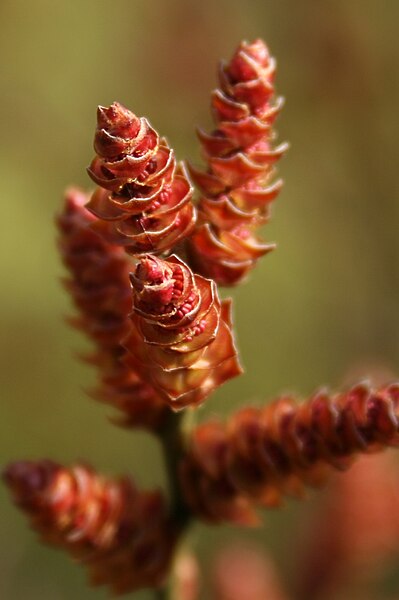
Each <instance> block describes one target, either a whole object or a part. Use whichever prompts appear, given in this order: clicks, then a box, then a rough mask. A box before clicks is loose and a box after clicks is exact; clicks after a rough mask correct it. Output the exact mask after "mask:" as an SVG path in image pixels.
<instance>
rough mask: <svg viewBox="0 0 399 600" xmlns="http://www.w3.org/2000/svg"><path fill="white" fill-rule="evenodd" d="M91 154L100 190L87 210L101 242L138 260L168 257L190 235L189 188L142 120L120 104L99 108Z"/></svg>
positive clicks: (192, 213)
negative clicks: (144, 256) (148, 256)
mask: <svg viewBox="0 0 399 600" xmlns="http://www.w3.org/2000/svg"><path fill="white" fill-rule="evenodd" d="M94 149H95V151H96V154H97V155H96V157H95V158H94V160H93V161H92V163H91V165H90V167H89V169H88V173H89V175H90V177H91V178H92V179H93V181H94V182H95V183H97V184H98V186H99V187H98V188H97V189H96V190H95V192H94V194H93V195H92V197H91V199H90V202H89V203H88V205H87V208H88V209H89V210H90V211H91V212H92V213H93V214H95V215H96V216H97V217H98V218H99V220H98V221H97V222H96V223H95V225H94V227H95V229H96V230H97V231H99V232H100V233H101V235H102V236H104V237H105V239H107V240H108V241H110V242H112V243H115V244H118V245H121V246H123V247H124V248H125V250H126V251H127V252H128V253H130V254H132V255H134V256H140V255H142V254H146V253H148V252H151V253H154V254H160V253H163V252H167V251H169V250H171V249H172V248H173V247H174V246H175V245H176V244H178V243H179V242H180V241H182V240H184V239H185V238H186V237H187V236H188V235H189V233H191V230H192V229H193V227H194V223H195V219H196V211H195V208H194V206H193V204H192V202H191V197H192V193H193V190H192V187H191V184H190V182H189V180H188V178H187V176H186V173H185V171H184V168H183V167H182V166H181V165H180V166H177V165H176V159H175V155H174V152H173V150H172V149H171V148H169V146H168V144H167V142H166V140H165V139H160V138H159V135H158V134H157V132H156V131H155V130H154V129H153V128H152V127H151V126H150V124H149V123H148V121H147V120H146V119H144V118H139V117H137V116H136V115H135V114H134V113H132V112H131V111H130V110H128V109H127V108H125V107H124V106H122V105H121V104H119V103H118V102H114V103H113V104H111V106H108V107H104V106H99V107H98V112H97V129H96V133H95V138H94Z"/></svg>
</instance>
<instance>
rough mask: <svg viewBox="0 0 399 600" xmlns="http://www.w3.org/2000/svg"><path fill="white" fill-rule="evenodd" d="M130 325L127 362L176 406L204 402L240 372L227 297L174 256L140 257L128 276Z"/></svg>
mask: <svg viewBox="0 0 399 600" xmlns="http://www.w3.org/2000/svg"><path fill="white" fill-rule="evenodd" d="M131 281H132V287H133V313H132V316H131V321H132V329H131V331H130V334H129V335H128V337H127V338H126V340H125V341H124V345H125V347H126V349H127V350H128V357H127V359H126V362H127V364H128V365H131V366H132V367H133V369H136V370H137V371H138V372H140V373H143V374H144V376H145V378H146V380H147V381H149V382H150V383H151V384H152V385H153V386H154V388H155V389H156V390H157V392H158V393H159V394H160V395H161V396H162V398H163V399H164V400H165V402H166V403H167V404H168V405H169V406H170V407H171V408H172V409H174V410H178V409H181V408H183V407H185V406H194V405H198V404H200V403H202V402H203V401H204V400H205V398H206V397H207V396H208V395H209V394H210V393H211V392H212V391H213V390H214V389H215V388H216V387H217V386H219V385H221V384H222V383H223V382H225V381H227V380H228V379H230V378H232V377H235V376H236V375H239V374H240V373H241V367H240V365H239V362H238V358H237V351H236V349H235V346H234V340H233V336H232V331H231V317H230V310H231V302H230V301H229V300H224V301H223V302H221V301H220V299H219V297H218V294H217V289H216V284H215V282H214V281H211V280H209V279H205V278H204V277H201V276H200V275H195V274H194V273H193V272H192V271H191V269H190V268H189V267H188V266H187V265H186V264H185V263H184V262H183V261H182V260H180V259H179V258H178V257H177V256H171V257H169V258H168V260H162V259H160V258H157V257H155V256H151V255H148V256H145V257H143V258H142V259H141V261H140V263H139V265H138V266H137V268H136V271H135V272H134V273H133V274H132V276H131Z"/></svg>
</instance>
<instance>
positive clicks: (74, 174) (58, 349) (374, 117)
mask: <svg viewBox="0 0 399 600" xmlns="http://www.w3.org/2000/svg"><path fill="white" fill-rule="evenodd" d="M398 21H399V3H398V2H397V0H391V1H389V0H385V1H384V2H376V1H375V0H334V1H330V2H329V1H324V2H318V1H316V0H302V1H300V2H298V0H274V2H271V1H268V0H263V1H255V0H252V1H251V0H249V1H248V2H244V1H243V0H218V1H217V2H215V1H212V0H202V1H201V2H190V1H189V0H167V1H166V0H165V1H161V0H152V1H151V2H144V1H143V0H141V1H140V0H135V1H134V0H131V1H128V0H117V1H116V2H113V3H110V2H105V1H104V0H96V1H93V0H87V1H86V2H80V3H74V2H66V1H65V0H64V1H60V0H36V1H35V2H26V1H23V0H2V1H1V3H0V29H1V36H0V73H1V75H0V76H1V80H2V86H1V89H2V93H1V100H0V102H1V115H2V121H3V123H2V133H1V149H0V152H1V160H0V170H1V181H2V189H3V207H4V208H5V209H6V210H5V218H4V219H3V221H2V234H1V242H2V245H3V247H2V251H1V254H0V260H1V282H2V312H1V319H2V323H1V342H2V348H1V354H2V357H1V367H2V368H1V371H2V381H3V384H2V396H3V400H2V406H3V414H2V418H1V421H0V452H1V463H2V464H3V463H5V462H7V461H9V460H14V459H18V458H26V457H30V458H39V457H51V458H53V459H55V460H59V461H62V462H65V463H70V462H72V461H74V460H76V459H82V458H84V459H85V460H87V461H89V462H90V463H92V464H93V465H94V466H96V467H97V468H99V469H101V470H104V471H106V472H109V473H120V472H124V471H130V472H132V473H134V475H135V477H136V478H137V480H138V481H139V483H140V484H141V485H142V486H147V487H148V486H154V485H157V484H158V483H159V482H161V483H162V484H164V478H163V474H162V471H163V468H162V462H161V455H160V452H159V448H158V445H157V443H156V441H154V440H153V439H152V438H151V437H150V436H149V435H147V434H145V433H129V432H126V431H123V430H119V429H117V428H116V427H113V426H112V425H110V424H109V423H108V422H107V418H106V417H107V414H109V413H110V412H112V411H111V409H107V408H106V407H104V406H100V405H97V404H96V403H95V402H94V401H92V400H89V399H88V398H87V397H86V396H85V394H84V391H83V389H84V388H85V387H87V386H90V384H91V383H92V382H93V380H94V373H93V372H91V371H90V369H89V368H87V367H86V366H84V365H81V364H79V362H77V361H76V360H75V359H74V356H73V353H74V352H75V351H81V350H82V349H84V348H85V347H86V346H85V341H84V340H83V339H82V337H81V336H80V335H79V334H78V333H75V332H73V331H70V330H69V329H68V327H67V326H66V324H65V323H64V322H63V315H65V314H67V313H68V311H69V310H70V304H69V299H68V298H67V296H66V294H65V293H64V292H63V291H62V289H61V286H60V284H59V277H60V276H61V275H62V268H61V265H60V263H59V259H58V256H57V252H56V249H55V229H54V225H53V217H54V214H55V213H56V212H57V210H58V209H59V207H60V203H61V198H62V193H63V189H64V188H65V187H66V186H67V185H68V184H70V183H72V182H73V183H75V184H78V185H80V186H86V187H90V182H89V179H88V177H87V175H86V173H85V166H86V165H88V164H89V162H90V160H91V157H92V154H93V150H92V138H93V131H94V126H95V108H96V105H97V104H99V103H101V104H108V103H110V102H112V101H113V100H119V101H120V102H122V103H124V104H126V105H127V106H128V107H130V108H131V109H132V110H134V111H135V112H136V113H137V114H139V115H145V116H147V117H148V118H149V119H150V121H151V123H152V124H153V125H154V126H155V127H156V128H157V129H158V131H159V132H160V133H161V134H164V135H166V136H167V138H168V140H169V142H170V143H171V145H172V146H174V148H175V149H176V152H177V154H178V156H179V157H180V158H183V157H189V158H191V159H192V160H194V161H196V160H198V158H199V152H198V146H197V143H196V139H195V135H194V126H195V125H198V124H201V125H203V126H204V127H209V126H210V125H211V120H210V114H209V92H210V90H211V89H212V88H213V87H214V86H215V84H216V78H215V73H216V64H217V61H218V60H219V58H221V57H225V58H228V57H229V56H230V55H231V54H232V52H233V50H234V49H235V47H236V45H237V44H238V43H239V41H240V40H241V39H243V38H244V39H248V40H252V39H254V38H255V37H262V38H264V39H265V40H266V41H267V42H268V44H269V45H270V48H271V50H272V53H273V54H274V56H276V57H277V59H278V66H279V70H278V77H277V87H278V91H279V93H281V94H282V95H284V96H285V97H286V101H287V102H286V106H285V108H284V111H283V114H282V116H281V117H280V119H279V121H278V123H277V128H278V131H279V137H280V139H282V140H289V141H290V142H291V149H290V151H289V153H288V155H287V157H286V159H285V160H283V161H282V162H281V163H280V167H279V172H280V174H281V175H282V176H283V177H284V179H285V181H286V185H285V188H284V190H283V192H282V194H281V196H280V198H279V199H278V202H277V204H276V207H275V210H274V217H273V221H272V223H271V224H269V225H268V226H267V228H265V238H266V239H267V240H276V241H277V242H278V250H277V251H276V252H274V253H272V254H271V255H270V256H268V257H266V258H265V259H264V260H263V261H262V262H261V263H260V264H259V266H258V268H257V269H256V270H255V271H254V273H253V275H252V276H251V278H250V280H249V281H248V283H246V284H245V285H243V286H242V287H240V288H238V289H235V290H233V291H232V295H233V296H234V299H235V321H236V329H237V337H238V342H239V346H240V349H241V354H242V360H243V363H244V365H245V367H246V374H245V375H244V376H242V377H241V378H240V379H237V380H236V381H233V382H231V383H229V384H227V385H226V386H224V387H223V388H222V389H221V390H219V391H218V392H217V393H216V394H215V396H214V397H213V398H212V399H211V400H210V401H208V403H207V404H206V406H205V407H204V408H203V409H202V411H201V414H200V418H205V417H208V416H209V415H214V414H223V413H224V414H227V413H228V412H231V411H232V410H233V409H234V408H235V407H238V406H240V405H241V404H242V403H244V402H247V401H254V402H259V401H265V400H266V399H268V398H271V397H273V395H275V394H277V393H279V392H281V391H286V390H294V391H297V392H299V393H300V394H303V395H305V394H308V393H309V392H311V391H312V390H313V389H314V388H316V387H317V386H319V385H320V384H328V385H331V386H332V387H335V386H340V385H342V383H343V382H344V381H345V382H347V381H350V380H351V379H353V378H355V377H363V376H365V375H367V373H368V371H369V370H370V371H373V372H374V371H375V370H376V369H377V370H378V369H379V368H382V367H384V368H387V369H388V370H391V371H392V372H394V370H395V366H397V365H398V364H399V336H398V333H399V311H398V310H397V305H398V299H399V261H398V258H399V239H398V217H399V203H398V144H399V135H398V134H399V119H398V113H397V111H398V106H399V85H398V73H399V47H398V28H397V24H398ZM143 457H144V458H143ZM0 500H1V513H0V514H1V536H0V598H2V599H4V600H36V599H39V598H40V600H54V599H57V600H58V599H59V600H64V599H65V600H66V599H70V598H74V599H76V600H80V599H83V598H85V599H86V600H89V599H91V598H93V599H94V598H105V597H106V593H105V592H104V591H103V590H100V591H92V590H89V589H87V588H86V587H85V584H84V573H83V571H82V570H81V569H78V568H76V567H75V566H74V565H73V564H72V562H71V561H70V560H68V559H66V558H65V557H64V556H62V555H61V554H60V553H57V552H54V551H52V550H48V549H47V548H44V547H42V546H40V545H39V544H38V543H37V541H36V539H35V537H34V535H33V534H32V533H31V532H30V531H29V530H28V529H27V526H26V522H25V520H24V519H23V518H22V516H21V515H20V514H19V513H17V511H16V510H15V509H14V508H13V507H12V505H11V503H10V502H9V498H8V496H7V494H6V492H5V490H4V488H3V487H2V488H1V490H0ZM309 506H311V504H310V505H309ZM306 510H309V508H308V507H306V506H299V505H294V504H293V503H289V506H288V507H287V508H285V510H283V511H280V512H276V513H273V512H272V513H270V514H269V515H268V516H267V526H266V528H265V530H264V532H263V533H262V536H263V538H262V539H263V541H264V543H265V544H267V545H268V546H269V547H270V548H271V552H272V553H273V554H274V555H275V556H276V557H277V560H278V561H279V564H280V567H281V568H282V570H283V571H284V570H285V572H286V573H288V572H289V568H290V567H289V565H287V562H286V561H285V559H284V556H285V551H286V548H287V547H288V546H287V545H288V544H291V542H292V539H294V537H295V535H296V531H297V529H298V521H300V519H301V517H302V515H303V512H304V511H306ZM195 531H196V536H195V541H194V543H195V545H196V547H197V548H198V549H199V551H200V552H202V554H204V553H206V552H208V550H209V547H210V544H212V545H213V544H221V543H223V541H224V540H226V539H230V537H231V536H238V535H244V536H247V537H248V536H253V535H257V536H258V537H259V536H260V534H252V533H244V532H243V533H242V534H241V533H240V532H239V531H237V530H233V529H229V528H218V529H213V530H211V529H210V528H207V527H197V528H196V530H195ZM291 562H292V559H291ZM137 598H140V599H142V600H144V599H146V598H150V595H149V594H147V593H146V592H143V593H141V594H137Z"/></svg>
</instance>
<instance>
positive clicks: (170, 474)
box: [160, 411, 191, 535]
mask: <svg viewBox="0 0 399 600" xmlns="http://www.w3.org/2000/svg"><path fill="white" fill-rule="evenodd" d="M183 417H184V413H183V412H179V413H173V412H172V411H171V412H170V414H169V415H168V418H167V421H166V424H165V426H164V428H163V430H162V431H161V436H160V437H161V443H162V447H163V454H164V461H165V469H166V475H167V479H168V484H169V493H170V504H171V515H172V519H173V520H174V522H175V523H176V525H177V527H178V530H179V535H181V534H182V533H183V531H184V530H185V529H186V527H187V526H188V524H189V521H190V519H191V514H190V511H189V509H188V507H187V505H186V503H185V502H184V499H183V497H182V494H181V489H180V482H179V463H180V460H181V456H182V453H183V434H182V421H183Z"/></svg>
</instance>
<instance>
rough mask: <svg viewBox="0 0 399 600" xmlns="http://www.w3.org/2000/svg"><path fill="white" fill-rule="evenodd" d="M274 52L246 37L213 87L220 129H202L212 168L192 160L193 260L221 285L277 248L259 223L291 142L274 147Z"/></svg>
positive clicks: (234, 280) (276, 110)
mask: <svg viewBox="0 0 399 600" xmlns="http://www.w3.org/2000/svg"><path fill="white" fill-rule="evenodd" d="M275 68H276V64H275V60H274V59H273V58H272V57H271V56H270V54H269V51H268V49H267V47H266V46H265V44H264V42H262V41H261V40H255V41H254V42H253V43H251V44H248V43H247V42H242V43H241V44H240V46H239V47H238V49H237V50H236V52H235V53H234V55H233V57H232V59H231V61H230V62H229V63H228V64H224V63H222V64H221V66H220V69H219V83H220V88H219V89H216V90H215V91H214V92H213V94H212V111H213V116H214V119H215V121H216V129H215V130H214V131H212V132H211V133H210V134H208V133H205V132H204V131H202V130H199V131H198V137H199V140H200V144H201V146H202V150H203V156H204V159H205V162H206V165H207V170H206V171H205V172H204V171H201V170H199V169H197V168H196V167H194V166H189V170H190V174H191V177H192V180H193V181H194V183H195V184H196V185H197V186H198V188H199V190H200V192H201V197H200V200H199V205H198V209H199V220H198V225H197V227H196V229H195V231H194V233H193V235H192V237H191V239H190V243H189V251H190V260H191V262H192V264H193V266H194V267H195V269H196V270H198V272H200V273H201V274H202V275H205V276H206V277H211V278H212V279H214V280H215V281H216V282H217V283H219V284H221V285H234V284H236V283H239V282H240V281H241V280H242V279H243V278H244V277H245V275H246V274H247V273H248V272H249V271H250V270H251V269H252V268H253V266H254V265H255V263H256V261H257V260H258V259H259V258H260V257H261V256H263V255H264V254H266V253H267V252H269V251H270V250H272V249H273V248H274V244H265V243H263V242H261V241H260V240H259V239H258V237H257V236H256V235H255V230H256V229H257V228H258V227H259V226H260V225H262V224H263V223H265V222H267V220H268V218H269V206H270V203H271V202H272V201H273V200H274V199H275V198H276V197H277V195H278V193H279V191H280V189H281V185H282V182H281V180H279V181H276V182H274V183H272V182H271V180H272V177H273V175H274V165H275V163H276V161H278V160H279V159H280V158H281V156H282V155H283V154H284V152H285V150H286V149H287V144H281V145H280V146H278V147H277V148H273V145H272V141H273V139H274V137H275V135H274V132H273V123H274V121H275V119H276V116H277V115H278V113H279V112H280V109H281V106H282V99H281V98H278V99H277V100H274V83H273V82H274V74H275Z"/></svg>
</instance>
